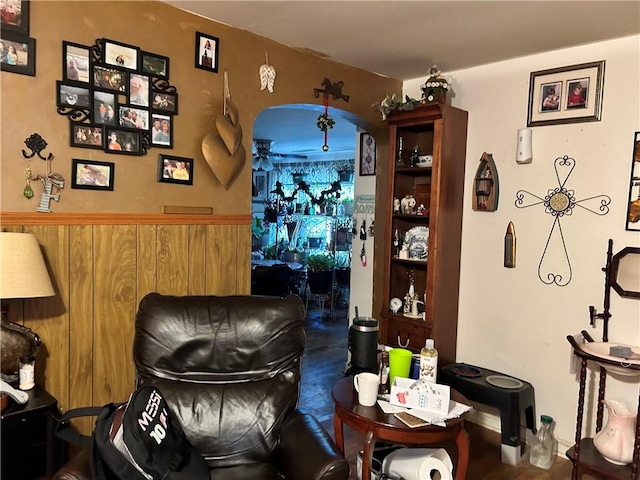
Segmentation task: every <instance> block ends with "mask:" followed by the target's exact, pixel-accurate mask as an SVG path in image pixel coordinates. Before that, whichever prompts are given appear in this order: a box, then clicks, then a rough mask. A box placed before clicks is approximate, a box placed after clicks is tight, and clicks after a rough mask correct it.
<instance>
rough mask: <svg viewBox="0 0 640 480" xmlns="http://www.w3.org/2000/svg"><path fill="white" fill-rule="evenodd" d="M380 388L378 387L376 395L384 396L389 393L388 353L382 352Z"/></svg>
mask: <svg viewBox="0 0 640 480" xmlns="http://www.w3.org/2000/svg"><path fill="white" fill-rule="evenodd" d="M379 376H380V386H379V387H378V394H380V395H384V394H387V393H389V352H387V351H386V350H383V351H382V354H381V357H380V370H379Z"/></svg>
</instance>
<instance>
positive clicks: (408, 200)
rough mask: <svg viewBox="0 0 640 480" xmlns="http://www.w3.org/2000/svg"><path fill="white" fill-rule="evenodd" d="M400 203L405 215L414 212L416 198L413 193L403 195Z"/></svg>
mask: <svg viewBox="0 0 640 480" xmlns="http://www.w3.org/2000/svg"><path fill="white" fill-rule="evenodd" d="M400 204H401V206H402V213H404V214H405V215H412V214H414V213H415V208H416V199H415V198H414V197H413V195H405V196H404V198H403V199H402V201H401V202H400Z"/></svg>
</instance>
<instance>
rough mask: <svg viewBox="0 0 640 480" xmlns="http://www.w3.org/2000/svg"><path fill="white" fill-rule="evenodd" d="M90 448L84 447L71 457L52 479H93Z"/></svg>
mask: <svg viewBox="0 0 640 480" xmlns="http://www.w3.org/2000/svg"><path fill="white" fill-rule="evenodd" d="M89 455H90V452H89V450H87V449H86V448H85V449H82V450H80V452H79V453H77V454H76V455H74V456H73V457H71V460H69V461H68V462H67V463H65V464H64V465H63V466H62V468H61V469H60V470H58V471H57V472H56V473H55V475H54V476H53V477H52V478H51V480H91V478H92V477H91V464H90V462H89V458H90V457H89Z"/></svg>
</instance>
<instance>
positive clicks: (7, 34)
mask: <svg viewBox="0 0 640 480" xmlns="http://www.w3.org/2000/svg"><path fill="white" fill-rule="evenodd" d="M3 26H4V24H3ZM0 42H2V47H3V49H2V52H0V70H2V71H3V72H11V73H19V74H21V75H29V76H31V77H35V75H36V41H35V39H33V38H29V37H27V36H24V35H20V34H18V33H15V32H13V31H11V30H5V29H4V28H3V29H2V30H1V31H0Z"/></svg>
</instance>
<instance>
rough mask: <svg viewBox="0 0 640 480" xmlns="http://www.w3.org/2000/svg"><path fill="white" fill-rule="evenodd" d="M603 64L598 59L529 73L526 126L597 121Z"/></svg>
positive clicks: (600, 101)
mask: <svg viewBox="0 0 640 480" xmlns="http://www.w3.org/2000/svg"><path fill="white" fill-rule="evenodd" d="M604 67H605V61H604V60H601V61H598V62H591V63H581V64H579V65H571V66H568V67H560V68H552V69H549V70H541V71H538V72H532V73H531V75H530V77H529V109H528V118H527V126H528V127H539V126H543V125H560V124H563V123H579V122H595V121H599V120H600V118H601V115H602V90H603V84H604Z"/></svg>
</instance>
